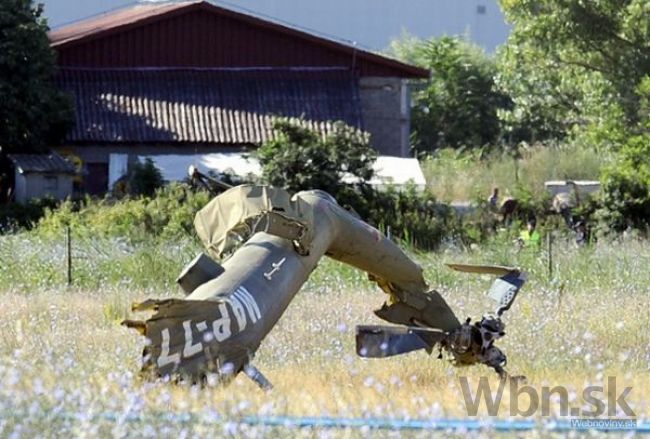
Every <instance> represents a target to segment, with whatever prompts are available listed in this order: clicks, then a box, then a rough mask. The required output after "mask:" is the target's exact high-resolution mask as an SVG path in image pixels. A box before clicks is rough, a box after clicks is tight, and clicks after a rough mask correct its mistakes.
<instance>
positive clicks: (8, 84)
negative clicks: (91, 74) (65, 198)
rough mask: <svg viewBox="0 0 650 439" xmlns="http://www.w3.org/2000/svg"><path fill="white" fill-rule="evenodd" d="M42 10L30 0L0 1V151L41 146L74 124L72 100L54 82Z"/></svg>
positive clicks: (31, 149) (52, 56) (55, 140)
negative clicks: (57, 88) (58, 89)
mask: <svg viewBox="0 0 650 439" xmlns="http://www.w3.org/2000/svg"><path fill="white" fill-rule="evenodd" d="M42 14H43V7H42V5H38V6H36V7H34V6H32V4H31V0H2V1H1V2H0V97H2V98H1V99H0V148H1V151H0V155H1V154H7V153H16V152H40V151H43V150H45V149H47V147H48V146H51V145H54V144H57V143H58V142H60V141H61V140H62V139H63V137H64V136H65V134H66V132H67V130H68V129H69V128H70V126H71V123H72V110H71V104H70V102H69V100H68V99H67V97H66V96H65V95H63V94H62V93H61V92H59V91H57V90H56V89H55V88H54V86H53V84H52V82H51V79H52V75H53V74H54V69H55V54H54V52H53V50H52V49H51V48H50V43H49V40H48V38H47V30H48V27H47V23H46V21H45V19H44V18H43V17H42Z"/></svg>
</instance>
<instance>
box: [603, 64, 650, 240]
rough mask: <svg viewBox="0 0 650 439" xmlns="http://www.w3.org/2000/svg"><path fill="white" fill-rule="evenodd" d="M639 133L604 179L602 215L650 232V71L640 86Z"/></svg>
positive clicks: (614, 224) (613, 224) (621, 226)
mask: <svg viewBox="0 0 650 439" xmlns="http://www.w3.org/2000/svg"><path fill="white" fill-rule="evenodd" d="M637 97H638V101H639V113H638V117H639V120H642V121H644V122H643V123H641V124H640V128H639V131H640V133H639V134H636V135H633V136H632V137H630V138H629V139H628V140H627V142H626V143H625V144H624V145H623V146H622V147H621V148H620V151H619V152H618V154H617V161H616V163H614V164H612V165H610V166H608V167H606V168H605V169H604V171H603V175H602V177H601V181H602V204H603V209H602V211H601V214H602V217H603V218H604V219H605V221H606V223H607V224H608V226H609V227H610V228H611V229H613V230H616V231H622V230H625V229H626V228H627V227H633V228H637V229H640V230H642V231H643V232H645V233H646V234H647V233H648V232H650V75H648V76H646V77H645V78H644V79H643V81H642V82H641V84H639V87H638V88H637Z"/></svg>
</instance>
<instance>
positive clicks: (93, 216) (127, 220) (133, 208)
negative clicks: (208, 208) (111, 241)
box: [38, 183, 211, 241]
mask: <svg viewBox="0 0 650 439" xmlns="http://www.w3.org/2000/svg"><path fill="white" fill-rule="evenodd" d="M210 198H211V195H210V194H208V193H207V192H205V191H198V192H197V191H193V190H191V188H190V187H189V186H187V185H186V184H182V183H173V184H170V185H168V186H165V187H163V188H161V189H158V190H157V191H156V192H155V193H154V196H153V197H151V198H150V197H140V198H134V199H130V198H126V199H124V200H121V201H118V202H115V201H111V200H108V199H104V200H99V201H95V200H92V199H90V198H86V199H85V200H83V201H82V202H81V203H78V204H75V203H73V202H71V201H65V202H64V203H62V204H61V205H60V206H59V208H58V209H56V210H53V209H48V210H47V212H46V214H45V217H44V218H43V219H42V220H41V221H40V223H39V227H38V231H39V232H40V233H42V234H44V235H52V234H60V233H61V231H62V229H63V228H65V227H66V226H70V227H71V228H72V229H73V231H75V232H76V233H79V234H89V235H93V234H97V235H101V236H112V237H126V238H127V239H129V240H131V241H143V240H146V239H148V238H149V237H151V236H156V237H160V238H163V239H173V238H178V237H182V236H187V234H190V235H192V234H193V230H194V228H193V222H194V216H195V214H196V212H197V211H198V210H199V209H201V208H202V207H203V206H205V204H206V203H207V202H208V201H209V200H210Z"/></svg>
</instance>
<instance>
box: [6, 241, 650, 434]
mask: <svg viewBox="0 0 650 439" xmlns="http://www.w3.org/2000/svg"><path fill="white" fill-rule="evenodd" d="M73 249H74V254H75V255H76V257H75V271H74V273H75V284H74V285H73V287H72V288H67V287H66V280H65V276H64V275H63V273H64V267H65V258H64V255H65V246H64V237H63V235H62V234H61V235H59V236H56V235H52V236H51V237H49V238H43V237H42V236H39V235H38V234H36V233H23V234H18V235H14V236H2V237H0V261H1V262H2V263H1V264H0V297H1V298H2V303H3V306H2V307H0V331H2V333H3V337H2V338H0V376H2V377H3V381H2V386H0V436H3V437H4V436H10V435H12V434H14V435H16V436H19V437H21V436H26V437H30V436H91V437H96V436H109V435H110V436H118V437H127V436H138V437H140V436H144V437H153V436H160V435H164V436H179V437H187V436H195V435H196V436H206V435H218V436H232V435H243V436H247V437H261V436H268V435H272V436H275V435H282V436H283V435H287V434H291V435H296V434H298V433H299V432H298V431H296V430H291V429H279V430H278V429H271V428H266V427H250V426H249V427H247V426H244V425H241V424H238V423H237V421H238V419H240V418H241V417H242V416H246V415H301V416H346V417H350V416H361V417H371V416H378V417H388V418H401V419H403V418H425V419H435V418H442V417H464V416H467V411H466V409H465V405H464V399H463V395H462V392H461V390H460V384H459V380H458V378H459V376H467V377H468V379H469V380H470V383H472V385H475V384H476V383H477V381H478V379H479V378H480V377H482V376H487V377H488V378H489V380H490V382H491V384H492V385H493V387H496V386H497V380H496V378H495V376H494V374H493V372H491V371H490V370H488V369H487V368H485V367H482V366H477V367H472V368H461V369H455V368H453V367H452V366H451V365H450V364H449V363H448V362H446V361H440V360H437V359H436V358H435V357H436V355H435V353H434V355H432V356H429V355H427V354H426V353H424V352H416V353H412V354H408V355H405V356H400V357H395V358H390V359H386V360H363V359H360V358H358V357H357V356H356V355H355V354H354V326H355V325H356V324H365V323H380V324H381V323H384V322H382V321H380V320H379V319H377V318H376V317H375V316H374V315H373V314H372V310H373V309H376V308H378V307H380V306H381V304H382V302H383V301H384V300H385V299H386V296H385V295H384V294H383V293H381V292H380V291H379V290H378V289H377V288H376V287H374V286H373V285H372V284H371V283H370V282H369V281H368V280H367V278H366V275H365V274H364V273H362V272H359V271H356V270H354V269H352V268H350V267H347V266H345V265H342V264H340V263H337V262H335V261H332V260H329V259H327V258H324V259H323V260H322V261H321V263H320V265H319V267H318V268H317V269H316V270H315V272H314V273H313V274H312V276H311V278H310V279H309V281H308V282H307V284H306V285H305V286H304V287H303V290H302V291H301V293H299V294H298V295H297V296H296V299H295V300H294V301H293V303H292V304H291V305H290V306H289V309H288V310H287V312H286V313H285V315H284V316H283V317H282V319H281V320H280V321H279V323H278V325H277V326H276V327H275V328H274V329H273V330H272V332H271V333H270V334H269V336H268V337H267V338H266V339H265V340H264V341H263V343H262V346H261V348H260V350H259V351H258V353H257V355H256V360H255V364H256V366H258V367H259V368H260V370H262V371H263V372H264V373H265V374H266V375H267V377H268V378H269V379H270V380H271V381H272V382H273V383H274V384H275V389H274V390H273V391H272V392H271V393H269V394H264V393H262V392H261V391H259V390H258V389H257V388H256V387H255V386H254V384H252V383H251V382H250V381H249V380H248V379H246V378H245V377H243V376H242V377H239V378H237V379H236V380H235V381H234V382H233V383H232V384H231V385H230V386H229V387H227V388H220V387H212V386H210V385H209V386H208V387H206V388H202V389H201V388H198V387H186V386H178V385H172V384H170V383H166V382H154V383H150V382H144V381H142V380H140V379H139V378H138V376H137V371H138V369H139V364H140V353H141V352H142V347H143V340H142V338H141V337H140V336H138V335H137V334H135V333H134V332H131V331H129V330H127V329H125V328H123V327H121V326H119V324H118V322H119V320H121V319H122V318H124V317H125V316H127V315H130V310H129V304H130V303H131V302H132V301H141V300H143V299H145V298H149V297H171V296H174V297H182V293H181V292H180V290H179V289H178V288H177V287H176V286H175V285H174V278H175V277H176V275H177V274H178V272H179V271H180V269H181V268H182V266H183V264H184V263H185V262H186V261H188V260H189V259H191V258H192V257H193V256H194V253H195V252H196V251H199V250H200V248H198V246H197V244H196V243H195V242H193V241H189V240H188V241H180V242H173V243H160V242H153V241H151V242H149V241H141V242H136V243H126V242H125V241H121V240H116V239H112V238H111V239H109V238H100V237H94V238H87V239H81V238H80V237H77V238H76V240H73ZM411 255H412V257H413V258H414V259H415V260H417V261H419V262H420V263H421V264H422V266H423V268H424V273H425V277H426V278H427V280H428V282H429V283H430V284H431V285H432V287H435V288H436V289H438V290H440V292H441V294H442V295H443V296H444V297H445V298H446V300H447V301H448V302H449V304H450V306H451V307H452V309H454V310H455V312H456V313H457V314H458V317H459V318H460V319H461V320H462V319H464V318H465V317H473V318H477V317H480V315H481V314H482V313H484V312H486V311H490V310H492V309H493V307H494V305H493V303H491V302H490V301H489V299H487V298H486V297H485V294H484V292H485V290H486V289H487V287H488V285H489V283H490V279H489V278H487V277H484V276H475V275H469V274H463V273H457V272H454V271H452V270H450V269H448V268H446V267H445V266H444V263H445V262H474V263H501V264H508V265H519V266H521V267H522V268H523V269H525V270H526V271H527V272H528V273H529V275H530V281H529V282H528V283H527V284H526V285H525V286H524V288H523V290H522V292H521V294H520V297H519V298H518V299H517V302H516V303H515V305H514V306H513V308H512V309H511V310H510V311H509V312H508V314H507V315H506V317H505V320H506V323H507V325H508V326H507V328H506V332H507V336H506V337H505V338H504V339H503V340H502V341H500V342H499V343H498V344H499V346H500V347H501V348H502V349H503V350H504V351H505V352H506V353H507V354H508V357H509V365H508V369H509V371H511V372H512V373H514V374H523V375H526V376H527V377H528V384H529V385H531V386H533V387H534V388H536V389H538V391H539V388H540V387H541V386H543V385H550V386H556V385H561V386H565V387H566V388H567V389H568V390H569V392H570V404H571V406H578V407H579V406H581V404H582V403H583V402H584V401H582V400H581V392H582V389H583V388H584V387H585V386H587V385H602V384H604V383H606V382H607V377H608V376H616V377H617V383H618V384H619V385H620V386H621V389H622V388H623V387H627V386H631V387H632V391H631V393H630V395H629V397H628V398H627V401H628V402H629V404H630V406H631V407H632V409H633V410H634V411H635V412H636V414H637V416H638V417H639V418H644V417H646V418H647V417H648V416H650V398H649V396H648V395H650V381H649V380H648V379H647V378H648V371H649V368H650V350H649V346H650V335H649V334H650V333H649V332H648V330H647V328H648V327H650V314H649V313H648V312H647V307H648V304H649V303H650V270H648V267H649V266H650V246H649V245H648V243H647V242H644V241H635V240H630V241H618V242H604V241H601V242H599V243H597V244H596V245H595V246H593V247H591V248H576V247H574V246H573V245H572V244H571V243H570V242H568V241H567V242H564V241H562V240H561V239H560V238H559V237H557V238H556V241H555V252H554V256H553V268H554V270H553V275H552V276H551V277H549V275H548V255H547V254H546V253H545V250H544V249H541V250H539V251H530V250H523V251H518V250H517V248H516V247H515V246H514V245H512V243H511V241H510V237H509V236H508V235H507V234H505V233H504V234H502V235H497V237H495V238H494V239H493V240H492V241H490V242H487V243H486V244H484V245H482V246H479V247H473V248H464V247H455V246H453V245H449V246H447V247H446V248H445V249H444V250H443V251H441V252H438V253H419V252H411ZM473 389H474V388H473ZM524 399H525V398H524ZM503 401H504V402H503V405H502V409H501V411H500V413H499V416H500V417H502V418H508V417H510V414H509V412H508V407H509V404H510V402H509V401H510V398H509V393H508V390H506V393H505V394H504V397H503ZM524 405H525V404H524ZM168 413H171V414H175V415H178V416H186V415H191V416H192V418H191V419H192V420H191V421H188V422H179V421H178V416H177V417H175V418H173V419H171V418H168V417H167V416H166V414H168ZM134 416H137V417H138V418H137V419H140V420H139V421H131V420H130V419H134V418H133V417H134ZM479 416H481V417H483V416H487V414H486V412H485V411H484V409H481V411H480V413H479ZM558 416H559V407H558V406H557V404H553V405H552V407H551V416H550V417H546V418H544V417H540V413H536V414H535V417H537V418H538V419H539V420H540V422H541V423H542V424H544V423H547V422H552V420H553V419H554V418H555V417H558ZM188 419H190V418H188ZM201 419H213V420H214V419H217V420H218V422H216V423H214V422H212V423H204V422H201ZM542 431H543V430H542ZM325 433H327V432H326V431H317V430H307V431H304V432H302V434H304V435H307V436H312V435H317V434H325ZM368 433H369V432H365V434H368ZM540 433H541V432H540ZM342 434H344V435H351V434H352V432H342ZM359 434H361V435H363V434H364V432H363V431H362V432H360V433H359ZM426 434H427V435H428V433H426Z"/></svg>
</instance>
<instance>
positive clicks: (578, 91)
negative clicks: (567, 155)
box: [498, 0, 650, 147]
mask: <svg viewBox="0 0 650 439" xmlns="http://www.w3.org/2000/svg"><path fill="white" fill-rule="evenodd" d="M501 6H502V8H503V10H504V12H505V14H506V18H507V19H508V20H509V21H510V22H511V23H512V24H513V31H512V33H511V36H510V38H509V40H508V44H507V45H506V46H505V48H504V49H503V50H502V51H501V53H500V57H499V71H500V76H499V78H498V82H499V85H500V86H501V87H502V88H503V89H504V91H506V92H507V93H508V94H509V95H510V96H511V97H512V98H513V100H514V103H515V105H514V107H513V112H511V113H510V114H506V115H505V120H506V121H507V122H508V123H509V124H510V130H511V132H512V133H514V134H515V135H518V136H520V137H526V136H528V137H533V138H537V139H539V138H548V137H554V138H558V137H559V138H561V137H564V136H567V135H576V134H578V135H587V136H588V140H590V141H596V142H600V143H602V144H603V145H605V146H614V147H616V146H618V145H621V144H622V143H624V141H625V139H626V135H625V133H624V131H625V130H630V129H631V130H633V131H634V130H636V128H637V126H638V123H639V118H638V107H639V103H640V102H639V97H638V95H637V94H636V92H635V91H636V89H637V87H638V86H639V84H640V83H641V81H642V79H643V77H644V76H645V75H647V73H648V72H649V71H650V44H649V43H648V42H649V41H650V9H649V8H648V3H647V0H599V1H574V0H538V1H530V0H501Z"/></svg>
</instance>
